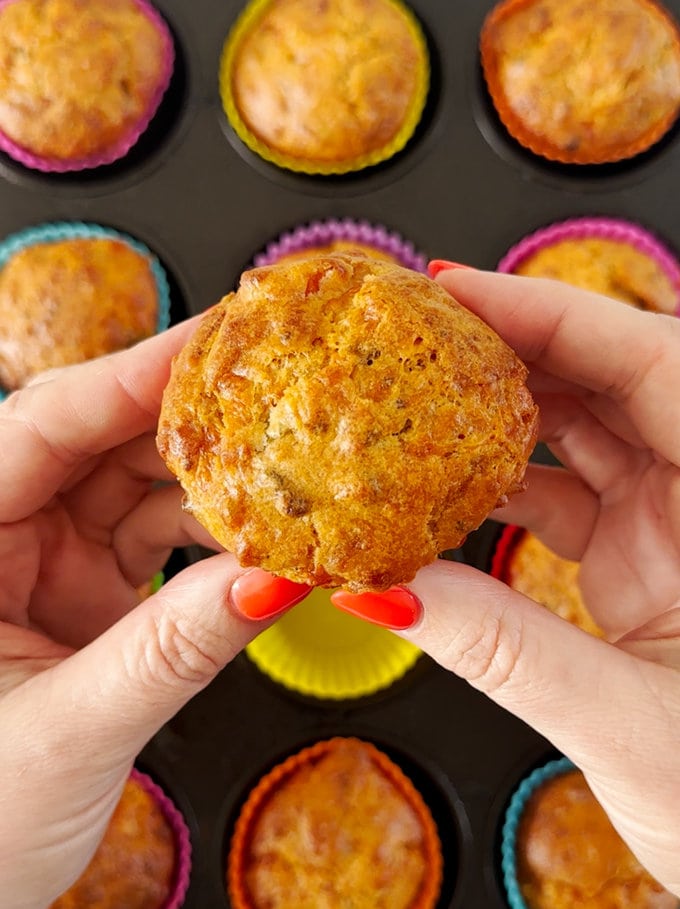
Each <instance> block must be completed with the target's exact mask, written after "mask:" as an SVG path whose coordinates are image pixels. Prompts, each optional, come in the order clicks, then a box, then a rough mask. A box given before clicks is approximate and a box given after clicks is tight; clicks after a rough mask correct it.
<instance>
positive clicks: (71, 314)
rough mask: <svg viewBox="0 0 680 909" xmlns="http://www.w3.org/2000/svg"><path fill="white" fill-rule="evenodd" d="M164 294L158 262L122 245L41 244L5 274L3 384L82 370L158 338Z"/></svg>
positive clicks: (0, 305) (0, 310) (0, 339)
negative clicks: (82, 365)
mask: <svg viewBox="0 0 680 909" xmlns="http://www.w3.org/2000/svg"><path fill="white" fill-rule="evenodd" d="M157 319H158V293H157V289H156V283H155V280H154V276H153V272H152V270H151V261H150V260H149V258H148V257H147V256H145V255H143V254H142V253H141V252H137V251H136V250H134V249H132V247H131V246H129V245H128V244H127V243H124V242H123V241H121V240H115V239H105V238H82V239H71V240H60V241H56V242H54V243H51V242H48V243H36V244H34V245H33V246H28V247H26V248H25V249H22V250H20V251H19V252H16V253H15V254H14V255H12V256H11V257H10V259H9V260H8V262H7V264H6V265H5V266H4V267H3V268H2V270H0V326H1V327H2V330H1V331H0V385H2V386H4V387H5V388H7V389H14V388H19V387H20V386H21V385H23V384H25V383H26V382H27V381H28V380H29V379H30V378H31V377H32V376H34V375H36V374H37V373H39V372H42V371H43V370H45V369H51V368H53V367H56V366H66V365H68V364H69V363H79V362H82V361H83V360H89V359H91V358H92V357H98V356H100V355H101V354H105V353H111V352H112V351H114V350H120V349H121V348H124V347H129V346H130V345H131V344H134V343H136V342H137V341H141V340H142V339H143V338H147V337H149V336H151V335H152V334H153V333H154V332H155V331H156V325H157Z"/></svg>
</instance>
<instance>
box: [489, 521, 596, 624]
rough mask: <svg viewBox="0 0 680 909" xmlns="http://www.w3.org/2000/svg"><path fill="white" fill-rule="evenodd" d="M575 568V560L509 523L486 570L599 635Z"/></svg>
mask: <svg viewBox="0 0 680 909" xmlns="http://www.w3.org/2000/svg"><path fill="white" fill-rule="evenodd" d="M578 568H579V566H578V562H572V561H570V560H568V559H563V558H560V556H557V555H555V553H553V552H552V551H551V550H550V549H548V547H547V546H545V544H544V543H542V542H541V541H540V540H539V539H538V537H536V536H534V535H533V534H532V533H530V532H529V531H528V530H525V529H524V528H523V527H516V526H515V525H512V524H509V525H508V526H507V527H504V528H503V531H502V532H501V535H500V537H499V538H498V542H497V543H496V548H495V550H494V553H493V556H492V560H491V571H490V573H491V575H492V576H493V577H495V578H498V580H499V581H503V583H504V584H507V585H508V586H509V587H512V588H513V589H514V590H517V591H519V592H520V593H523V594H524V595H525V596H528V597H530V598H531V599H532V600H535V601H536V602H537V603H541V604H542V605H543V606H545V607H546V609H549V610H550V611H551V612H553V613H555V615H558V616H559V617H560V618H562V619H565V620H566V621H567V622H571V623H572V625H576V626H578V627H579V628H581V629H582V630H583V631H587V632H588V633H589V634H593V635H595V636H596V637H603V636H604V633H603V631H602V629H601V628H600V627H599V625H598V624H597V622H596V621H595V620H594V619H593V617H592V616H591V614H590V612H589V611H588V608H587V607H586V605H585V603H584V602H583V598H582V597H581V591H580V589H579V586H578Z"/></svg>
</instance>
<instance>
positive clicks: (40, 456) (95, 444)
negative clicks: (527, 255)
mask: <svg viewBox="0 0 680 909" xmlns="http://www.w3.org/2000/svg"><path fill="white" fill-rule="evenodd" d="M438 281H439V282H440V283H441V284H443V285H444V286H445V287H446V288H447V289H448V290H450V291H451V292H452V293H453V294H454V295H455V296H456V297H457V298H458V299H459V300H460V301H461V302H462V303H464V304H465V305H467V306H468V307H469V308H470V309H472V310H474V311H475V312H477V313H478V314H479V315H480V316H481V317H482V318H483V319H484V320H485V321H487V322H488V323H489V324H490V325H491V326H492V327H494V328H495V329H496V330H497V331H498V332H499V333H500V334H501V335H502V336H503V337H504V338H505V340H506V341H507V342H508V343H509V344H510V346H511V347H513V348H514V349H515V350H516V351H517V352H518V354H519V355H520V356H521V357H522V359H524V360H525V361H526V362H527V364H528V365H529V368H530V386H531V388H532V390H533V391H534V393H535V396H536V400H537V402H538V404H539V407H540V408H541V437H542V438H543V439H544V440H545V441H546V442H547V443H548V444H549V445H550V446H551V448H552V449H553V451H554V452H555V454H556V455H557V456H558V458H559V459H560V461H561V462H562V463H563V464H564V465H565V468H566V469H565V470H559V469H549V468H542V467H538V466H531V467H530V469H529V473H528V480H529V486H528V489H527V491H526V492H525V493H522V494H521V495H518V496H516V497H514V498H513V499H512V501H511V503H510V504H509V505H508V506H507V507H506V508H505V509H503V511H502V512H500V513H498V514H497V515H495V517H497V518H499V519H501V520H504V521H511V522H513V523H521V524H523V525H525V526H527V527H528V528H529V529H531V530H532V531H534V532H535V533H537V534H538V535H539V536H540V537H541V538H542V539H543V540H544V541H545V542H546V543H547V544H548V545H549V546H551V547H552V548H553V549H555V550H556V551H557V552H558V553H560V554H562V555H564V556H567V557H569V558H572V559H579V560H581V562H582V572H581V583H582V588H583V593H584V596H585V598H586V601H587V603H588V605H589V607H590V609H591V611H592V613H593V615H594V616H595V618H596V620H597V621H598V622H599V624H600V625H601V626H602V627H603V628H604V629H605V631H606V632H607V635H608V639H609V640H608V641H601V640H597V639H595V638H591V637H589V636H588V635H586V634H585V633H583V632H581V631H579V630H578V629H576V628H574V627H572V626H571V625H569V624H568V623H566V622H563V621H562V620H560V619H558V618H556V617H555V616H553V615H551V614H550V613H548V612H547V611H546V610H544V609H542V608H540V607H538V606H537V605H536V604H534V603H532V602H531V601H530V600H527V599H526V598H524V597H522V596H521V595H519V594H517V593H515V592H513V591H511V590H509V589H508V588H507V587H505V586H504V585H503V584H501V583H500V582H498V581H495V580H494V579H492V578H490V577H488V576H486V575H484V574H482V573H480V572H478V571H476V570H474V569H472V568H470V567H468V566H464V565H459V564H456V563H452V562H438V563H436V564H435V565H432V566H429V567H427V568H425V569H423V570H422V571H421V572H420V573H419V574H418V575H417V577H416V578H415V580H414V581H413V582H411V583H410V584H409V585H408V587H409V589H410V590H411V591H413V593H415V594H416V595H417V597H418V598H419V599H420V600H421V602H422V604H423V607H424V608H423V615H422V617H421V618H420V620H419V622H418V623H417V624H416V625H415V626H414V627H413V628H411V629H409V630H408V631H404V632H400V634H403V636H404V637H408V638H410V639H411V640H413V641H414V642H416V643H417V644H418V645H419V646H420V647H422V648H423V649H424V650H426V651H427V652H428V653H430V654H431V655H432V656H433V657H434V658H435V659H436V660H438V661H439V662H440V663H441V664H442V665H443V666H445V667H446V668H448V669H450V670H451V671H453V672H455V673H457V674H458V675H460V676H461V677H463V678H465V679H467V680H468V681H469V682H470V683H471V684H473V685H474V686H475V687H477V688H479V689H480V690H482V691H483V692H485V693H486V694H487V695H488V696H489V697H491V698H493V699H494V700H495V701H496V702H497V703H499V704H501V705H502V706H503V707H505V708H506V709H508V710H510V711H511V712H512V713H514V714H516V715H517V716H518V717H520V718H521V719H522V720H524V721H526V722H527V723H529V724H530V725H532V726H533V727H534V728H536V729H537V730H538V731H539V732H541V733H542V734H543V735H545V736H546V737H547V738H549V739H550V740H551V741H552V742H553V743H554V744H555V746H556V747H557V748H559V749H560V750H561V751H563V752H564V753H565V754H567V755H568V756H569V757H571V758H572V760H574V761H575V762H576V763H577V764H578V765H579V766H580V767H581V768H582V769H583V771H584V773H585V774H586V777H587V779H588V781H589V783H590V785H591V786H592V788H593V790H594V792H595V794H596V795H597V797H598V798H599V799H600V801H601V802H602V804H603V805H604V807H605V809H606V810H607V811H608V813H609V815H610V817H611V818H612V821H613V822H614V824H615V825H616V826H617V828H618V829H619V831H620V833H621V835H622V836H623V837H624V838H625V839H626V841H627V842H628V843H629V845H630V846H631V848H632V849H633V851H634V852H635V853H636V854H637V855H638V857H639V858H640V860H641V861H642V862H643V863H644V864H645V865H646V867H648V868H649V870H650V871H651V872H652V874H654V876H655V877H656V878H657V879H658V880H659V881H661V882H662V883H663V884H665V886H666V887H668V889H670V890H671V891H673V892H674V893H677V894H678V895H680V872H679V871H678V868H679V864H678V860H677V856H678V854H679V852H680V833H679V832H678V831H680V782H679V779H680V757H678V744H679V743H680V732H678V730H679V729H680V466H679V465H680V419H679V417H680V404H679V403H678V402H679V401H680V396H679V392H678V389H680V321H678V320H674V319H672V318H671V317H665V316H658V315H651V314H647V313H639V312H637V311H635V310H633V309H630V308H629V307H626V306H625V305H624V304H620V303H615V302H613V301H608V300H605V299H604V298H601V297H594V296H591V295H588V294H586V293H584V292H583V291H580V290H575V289H573V288H569V287H567V286H566V285H559V284H556V283H554V282H547V281H540V280H536V279H524V278H513V277H508V276H503V275H493V274H486V273H482V272H474V271H452V272H444V273H442V274H441V275H440V276H439V278H438ZM194 325H195V323H193V324H192V323H185V324H184V325H182V326H178V327H177V328H175V329H172V330H171V331H169V332H166V333H165V334H164V335H162V336H160V337H159V338H155V339H153V340H151V341H149V342H145V343H144V344H142V345H138V346H137V347H136V348H134V349H132V350H130V351H127V352H125V353H122V354H116V355H113V356H111V357H108V358H105V359H103V360H99V361H94V362H92V363H89V364H84V365H82V366H77V367H71V368H69V369H67V370H60V371H58V372H56V373H54V374H48V375H46V376H44V377H41V379H39V380H38V381H37V382H35V383H34V384H33V385H32V386H31V387H29V388H28V389H26V390H25V391H22V392H20V393H19V394H17V395H14V396H12V397H10V399H9V400H8V401H7V402H5V403H4V404H2V405H0V468H1V469H2V476H3V485H2V487H0V577H2V579H3V583H2V589H1V590H0V728H2V730H3V731H2V736H1V737H0V893H2V894H3V899H5V895H9V902H8V903H7V909H36V907H42V906H47V905H48V904H49V903H50V901H51V900H53V899H54V898H55V897H56V896H57V895H58V894H59V893H60V892H62V891H63V890H64V889H65V888H66V887H67V886H69V885H70V883H71V882H72V881H73V880H74V879H75V878H76V877H77V876H78V874H79V873H80V872H81V871H82V869H83V868H84V866H85V865H86V863H87V861H88V860H89V858H90V856H91V855H92V852H93V851H94V849H95V848H96V845H97V843H98V841H99V839H100V838H101V835H102V833H103V830H104V829H105V826H106V823H107V821H108V818H109V816H110V813H111V811H112V810H113V807H114V805H115V803H116V800H117V798H118V796H119V794H120V791H121V788H122V785H123V783H124V781H125V779H126V777H127V774H128V773H129V770H130V767H131V765H132V762H133V760H134V758H135V756H136V755H137V754H138V752H139V751H140V750H141V748H142V747H143V746H144V744H145V743H146V742H147V741H148V739H149V738H150V737H151V736H152V735H153V734H154V733H155V732H156V731H157V730H158V729H159V728H160V727H161V726H162V725H163V724H164V723H165V722H166V721H167V720H168V719H169V718H170V717H171V716H172V715H173V714H174V713H175V712H176V711H177V710H178V709H179V708H180V707H182V706H183V704H184V703H186V702H187V701H188V700H189V699H190V698H191V697H192V695H194V694H195V693H197V692H198V691H199V690H200V689H201V688H203V687H205V685H207V684H208V683H209V682H210V681H211V680H212V678H213V677H214V676H215V675H216V674H217V672H219V670H220V669H221V668H222V667H223V666H224V665H226V663H228V662H229V660H230V659H232V658H233V657H234V656H235V655H236V654H237V653H238V652H239V651H240V650H241V649H242V648H243V647H244V646H245V645H246V644H247V643H248V642H249V641H250V640H251V639H252V638H253V637H254V636H255V635H256V634H257V633H259V631H260V630H261V629H262V627H263V623H262V622H252V621H249V620H247V619H245V618H244V617H243V616H242V615H241V614H240V613H239V612H238V610H237V609H235V608H234V605H233V602H232V599H231V597H230V591H231V590H232V587H233V585H234V582H235V581H236V580H237V579H238V578H239V577H240V576H241V575H242V574H243V569H241V568H240V567H239V566H238V565H237V563H236V561H235V560H234V559H233V557H232V556H231V555H229V554H228V553H220V554H218V555H215V556H213V557H212V558H210V559H207V560H205V561H203V562H201V563H199V564H197V565H194V566H192V567H191V568H189V569H187V570H186V571H184V572H182V573H181V574H180V575H178V576H177V577H176V578H174V579H173V580H172V581H171V582H170V583H169V584H167V585H165V586H164V587H163V588H162V590H161V591H160V592H159V593H157V594H156V595H155V596H153V597H151V598H149V599H148V600H146V601H144V602H143V603H142V604H140V605H137V603H138V597H137V595H136V592H135V588H136V587H137V586H138V585H140V584H142V583H144V582H145V581H146V580H148V578H149V577H150V576H151V575H153V573H154V572H155V571H157V570H158V569H160V568H161V567H162V565H163V564H164V562H165V560H166V559H167V556H168V554H169V551H170V549H171V548H172V547H174V546H181V545H185V544H187V543H189V542H191V541H194V540H198V541H200V542H202V543H205V544H209V543H210V540H209V539H208V538H207V536H206V534H205V532H204V531H202V530H201V528H199V527H198V526H197V525H196V524H195V523H194V522H193V521H191V520H190V519H189V518H188V517H187V516H186V515H185V514H184V513H183V512H182V511H181V490H179V489H178V488H177V486H175V485H172V484H171V485H169V486H167V487H166V488H164V489H162V490H159V489H158V488H157V487H156V486H154V483H155V481H157V480H161V479H169V477H168V474H167V472H166V470H165V468H164V466H163V465H162V463H161V461H160V458H159V457H158V455H157V453H156V451H155V446H154V442H153V433H154V429H155V426H156V423H157V419H158V413H159V409H160V399H161V394H162V389H163V387H164V385H165V383H166V381H167V378H168V374H169V361H170V358H171V357H172V355H173V354H174V353H176V352H177V351H178V350H179V349H180V347H181V346H182V344H183V343H184V342H185V341H186V340H187V339H188V337H189V335H190V333H191V331H192V329H193V327H194ZM265 624H266V623H265ZM74 743H77V747H74Z"/></svg>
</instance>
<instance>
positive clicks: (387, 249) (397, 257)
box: [253, 218, 427, 274]
mask: <svg viewBox="0 0 680 909" xmlns="http://www.w3.org/2000/svg"><path fill="white" fill-rule="evenodd" d="M335 252H350V253H351V252H360V253H363V254H364V255H367V256H372V257H373V258H375V259H383V260H387V261H388V262H396V263H397V264H398V265H403V266H404V267H405V268H413V269H415V271H420V272H423V274H425V273H426V271H427V260H426V258H425V256H424V255H423V254H422V253H420V252H417V251H416V250H415V249H414V247H413V244H412V243H410V242H409V241H407V240H404V239H403V238H402V237H400V236H399V234H398V233H396V232H395V231H388V230H386V229H385V228H384V227H382V226H380V225H378V224H369V223H368V222H366V221H353V220H352V219H351V218H344V219H343V220H337V219H335V218H330V219H329V220H328V221H312V222H311V224H304V225H301V226H300V227H297V228H295V229H294V230H292V231H287V232H286V233H283V234H281V236H280V237H278V239H276V240H274V241H273V242H272V243H270V244H269V245H268V246H267V248H266V249H265V250H264V251H263V252H261V253H258V255H256V256H255V258H254V260H253V262H254V264H255V265H258V266H259V265H272V264H273V263H274V262H289V261H292V260H293V259H303V258H305V257H307V256H313V255H326V254H328V253H335Z"/></svg>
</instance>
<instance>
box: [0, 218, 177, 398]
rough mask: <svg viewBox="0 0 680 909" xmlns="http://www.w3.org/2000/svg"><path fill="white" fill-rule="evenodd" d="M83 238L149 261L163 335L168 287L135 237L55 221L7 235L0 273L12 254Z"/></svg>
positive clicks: (0, 395)
mask: <svg viewBox="0 0 680 909" xmlns="http://www.w3.org/2000/svg"><path fill="white" fill-rule="evenodd" d="M83 238H93V239H108V240H120V241H121V242H123V243H127V245H128V246H130V247H131V248H132V249H134V250H135V251H136V252H138V253H140V254H141V255H143V256H146V257H147V258H148V259H149V260H150V262H151V273H152V274H153V278H154V281H155V284H156V292H157V294H158V322H157V325H156V331H157V332H161V331H165V329H166V328H168V326H169V325H170V285H169V283H168V276H167V275H166V273H165V269H164V268H163V266H162V265H161V263H160V262H159V261H158V258H157V257H156V256H155V255H154V254H153V253H152V252H151V250H150V249H149V248H148V247H147V246H145V245H144V244H143V243H141V242H140V241H139V240H135V238H134V237H131V236H129V235H128V234H124V233H121V232H120V231H117V230H114V229H113V228H111V227H102V226H101V225H99V224H90V223H86V222H84V221H55V222H49V223H46V224H38V225H36V226H35V227H27V228H26V229H25V230H20V231H18V232H17V233H15V234H10V235H9V236H8V237H6V238H5V240H3V241H2V242H1V243H0V269H2V268H4V267H5V265H6V264H7V262H8V261H9V260H10V258H11V257H12V256H13V255H14V254H15V253H17V252H19V251H20V250H22V249H26V248H27V247H28V246H34V245H35V244H36V243H56V242H59V241H61V240H81V239H83ZM6 396H7V393H6V392H4V391H3V390H2V388H0V401H1V400H2V399H3V398H5V397H6Z"/></svg>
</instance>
